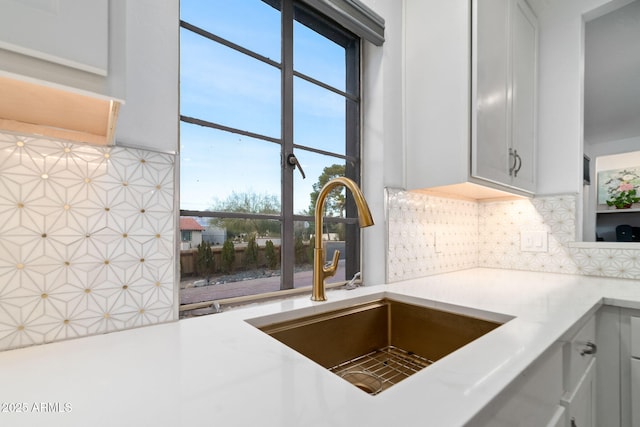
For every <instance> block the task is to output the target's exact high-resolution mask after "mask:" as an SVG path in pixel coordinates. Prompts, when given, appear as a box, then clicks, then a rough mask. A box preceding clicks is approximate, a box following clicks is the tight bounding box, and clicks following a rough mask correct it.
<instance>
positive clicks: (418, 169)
mask: <svg viewBox="0 0 640 427" xmlns="http://www.w3.org/2000/svg"><path fill="white" fill-rule="evenodd" d="M405 25H406V27H405V40H404V42H405V64H404V65H405V88H406V90H405V138H406V187H407V188H408V189H424V188H429V189H433V190H434V191H440V192H446V193H454V194H460V195H463V196H468V197H472V198H477V199H482V198H490V197H496V196H499V195H500V194H497V193H496V192H494V191H491V190H493V189H496V190H502V191H508V192H512V193H517V194H525V195H526V194H532V193H533V192H534V191H535V170H536V167H535V157H536V150H535V130H536V117H535V116H536V78H537V77H536V76H537V73H536V59H537V25H536V19H535V16H534V15H533V13H532V12H531V10H530V9H529V7H528V6H527V4H526V3H525V2H524V1H522V0H481V1H479V0H472V1H469V0H452V1H446V2H442V1H424V0H407V1H406V3H405ZM474 184H475V185H474ZM478 184H479V186H478Z"/></svg>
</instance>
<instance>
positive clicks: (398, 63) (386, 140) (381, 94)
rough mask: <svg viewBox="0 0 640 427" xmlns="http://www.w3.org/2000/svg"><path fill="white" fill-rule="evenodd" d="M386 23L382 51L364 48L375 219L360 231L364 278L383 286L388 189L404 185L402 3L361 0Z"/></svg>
mask: <svg viewBox="0 0 640 427" xmlns="http://www.w3.org/2000/svg"><path fill="white" fill-rule="evenodd" d="M363 3H364V4H366V5H367V6H368V7H370V8H371V9H372V10H373V11H375V12H376V13H378V14H379V15H380V16H382V17H383V18H384V19H385V42H384V45H383V46H381V47H377V46H374V45H372V44H371V43H368V42H365V43H364V49H363V56H364V68H363V70H364V73H363V111H364V116H363V127H362V128H363V165H364V168H363V177H362V187H363V191H364V194H365V197H366V198H367V201H368V203H369V207H370V208H371V213H372V215H373V219H374V221H375V225H374V226H373V227H369V228H365V229H363V230H362V233H363V236H364V245H363V247H362V257H363V262H362V267H363V277H364V280H365V281H366V282H367V283H369V284H372V283H382V282H384V281H385V277H386V271H385V270H386V269H385V265H386V260H385V248H386V244H387V242H386V230H387V226H386V218H385V197H384V190H383V189H384V188H385V187H402V186H403V170H404V161H403V158H404V154H403V153H404V148H403V146H402V144H403V129H402V104H403V103H402V74H403V72H402V62H403V61H402V51H403V49H402V4H403V3H402V2H400V1H398V0H363Z"/></svg>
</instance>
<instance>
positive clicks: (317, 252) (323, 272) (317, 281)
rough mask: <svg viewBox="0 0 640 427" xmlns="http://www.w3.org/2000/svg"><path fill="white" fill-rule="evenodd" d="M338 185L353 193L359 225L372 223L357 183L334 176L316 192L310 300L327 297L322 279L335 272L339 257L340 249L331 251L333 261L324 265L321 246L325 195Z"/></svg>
mask: <svg viewBox="0 0 640 427" xmlns="http://www.w3.org/2000/svg"><path fill="white" fill-rule="evenodd" d="M338 186H344V187H346V188H347V189H349V191H351V194H352V195H353V199H354V201H355V203H356V207H357V208H358V223H359V225H360V227H369V226H371V225H373V217H372V216H371V211H370V210H369V205H367V201H366V200H365V198H364V195H363V194H362V191H361V190H360V188H359V187H358V185H357V184H356V183H355V182H354V181H353V180H351V179H349V178H347V177H344V176H341V177H338V178H334V179H332V180H331V181H329V182H327V183H326V184H325V185H324V187H322V189H321V190H320V193H319V194H318V199H317V200H316V211H315V223H316V224H315V231H316V235H315V240H316V241H315V245H314V248H313V288H312V291H311V300H312V301H326V300H327V298H326V296H325V293H324V279H325V278H327V277H331V276H333V275H334V274H336V269H337V267H338V259H339V257H340V251H338V250H336V251H335V252H334V253H333V261H332V263H331V264H330V265H329V266H326V267H325V265H324V257H325V255H324V248H323V247H322V234H323V233H322V228H323V227H322V226H323V217H324V216H323V212H324V205H325V201H326V199H327V195H328V194H329V193H330V192H331V190H333V189H334V188H336V187H338Z"/></svg>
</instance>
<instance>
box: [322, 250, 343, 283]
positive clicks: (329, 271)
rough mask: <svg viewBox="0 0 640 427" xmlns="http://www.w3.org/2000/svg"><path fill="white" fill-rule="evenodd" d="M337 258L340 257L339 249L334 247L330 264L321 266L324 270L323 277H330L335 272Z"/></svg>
mask: <svg viewBox="0 0 640 427" xmlns="http://www.w3.org/2000/svg"><path fill="white" fill-rule="evenodd" d="M339 259H340V251H339V250H337V249H336V250H335V251H333V260H332V261H331V264H329V265H328V266H326V267H323V268H322V271H323V272H324V277H332V276H334V275H335V274H336V270H337V269H338V260H339Z"/></svg>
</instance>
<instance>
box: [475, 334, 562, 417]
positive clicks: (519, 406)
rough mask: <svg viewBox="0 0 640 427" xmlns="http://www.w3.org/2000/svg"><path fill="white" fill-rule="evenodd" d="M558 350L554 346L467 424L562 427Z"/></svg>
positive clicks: (557, 347) (560, 349)
mask: <svg viewBox="0 0 640 427" xmlns="http://www.w3.org/2000/svg"><path fill="white" fill-rule="evenodd" d="M562 349H563V347H562V345H559V344H556V345H554V346H553V347H552V348H551V349H550V350H549V351H547V352H546V353H545V354H544V355H542V356H541V357H540V358H539V359H538V360H537V361H536V362H534V363H533V364H532V365H531V366H530V367H529V368H528V369H526V370H525V371H524V372H523V373H522V374H520V376H519V377H518V378H517V379H516V380H515V381H514V382H513V383H512V384H511V385H510V386H509V387H507V388H506V389H505V391H504V392H502V393H501V394H500V395H498V396H497V397H496V398H495V399H494V400H493V401H492V402H491V404H489V405H488V406H487V407H486V408H484V409H483V410H482V412H481V413H480V414H478V416H476V417H475V418H474V419H473V420H472V421H471V422H470V423H468V424H467V425H470V426H474V427H479V426H487V427H515V426H519V427H540V426H549V427H556V426H565V425H566V422H565V423H563V420H565V415H564V410H565V408H563V407H561V406H559V405H558V402H559V401H560V399H561V396H562V393H563V387H562V364H563V363H562V360H563V352H562Z"/></svg>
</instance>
